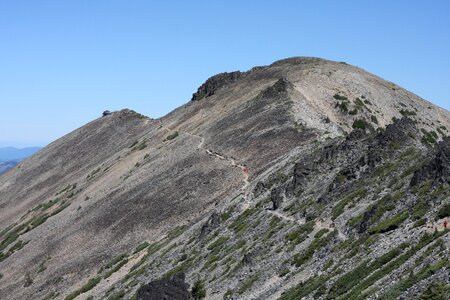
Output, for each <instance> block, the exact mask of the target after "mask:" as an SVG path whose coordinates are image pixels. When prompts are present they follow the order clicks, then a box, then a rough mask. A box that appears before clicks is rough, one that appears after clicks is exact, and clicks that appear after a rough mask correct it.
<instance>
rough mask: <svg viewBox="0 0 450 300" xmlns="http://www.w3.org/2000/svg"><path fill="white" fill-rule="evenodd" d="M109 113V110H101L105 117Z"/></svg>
mask: <svg viewBox="0 0 450 300" xmlns="http://www.w3.org/2000/svg"><path fill="white" fill-rule="evenodd" d="M110 114H111V112H110V111H109V110H105V111H104V112H103V114H102V116H103V117H106V116H108V115H110Z"/></svg>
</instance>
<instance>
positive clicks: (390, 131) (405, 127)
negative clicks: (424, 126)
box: [375, 117, 417, 147]
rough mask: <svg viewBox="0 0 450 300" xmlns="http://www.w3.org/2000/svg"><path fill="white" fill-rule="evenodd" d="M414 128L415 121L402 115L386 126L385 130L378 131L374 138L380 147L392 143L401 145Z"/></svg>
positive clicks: (408, 137)
mask: <svg viewBox="0 0 450 300" xmlns="http://www.w3.org/2000/svg"><path fill="white" fill-rule="evenodd" d="M416 130H417V128H416V123H415V122H414V121H413V120H411V119H410V118H407V117H403V118H401V119H396V120H395V121H394V123H392V124H389V125H388V126H386V130H385V131H384V132H381V133H379V134H378V135H377V136H376V138H375V139H376V141H377V142H378V144H379V146H381V147H389V146H391V145H392V143H398V144H399V145H402V144H404V143H405V142H406V141H407V140H408V139H410V138H411V136H410V135H411V133H412V132H415V131H416Z"/></svg>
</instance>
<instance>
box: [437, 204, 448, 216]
mask: <svg viewBox="0 0 450 300" xmlns="http://www.w3.org/2000/svg"><path fill="white" fill-rule="evenodd" d="M437 217H438V218H439V219H443V218H445V217H450V203H447V204H444V205H443V206H442V207H441V208H440V209H439V211H438V213H437Z"/></svg>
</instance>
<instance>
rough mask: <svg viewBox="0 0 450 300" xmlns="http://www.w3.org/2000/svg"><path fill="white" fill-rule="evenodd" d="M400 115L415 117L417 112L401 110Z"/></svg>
mask: <svg viewBox="0 0 450 300" xmlns="http://www.w3.org/2000/svg"><path fill="white" fill-rule="evenodd" d="M400 113H401V114H402V116H404V117H407V116H415V115H417V114H416V112H415V111H412V110H407V109H401V110H400Z"/></svg>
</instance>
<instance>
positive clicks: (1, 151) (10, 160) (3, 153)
mask: <svg viewBox="0 0 450 300" xmlns="http://www.w3.org/2000/svg"><path fill="white" fill-rule="evenodd" d="M40 149H41V147H28V148H22V149H19V148H14V147H5V148H0V174H3V173H5V172H6V171H8V170H9V169H11V168H13V167H14V166H15V165H17V164H18V163H19V162H20V161H21V160H23V159H25V158H27V157H28V156H30V155H32V154H34V153H35V152H37V151H39V150H40Z"/></svg>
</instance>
